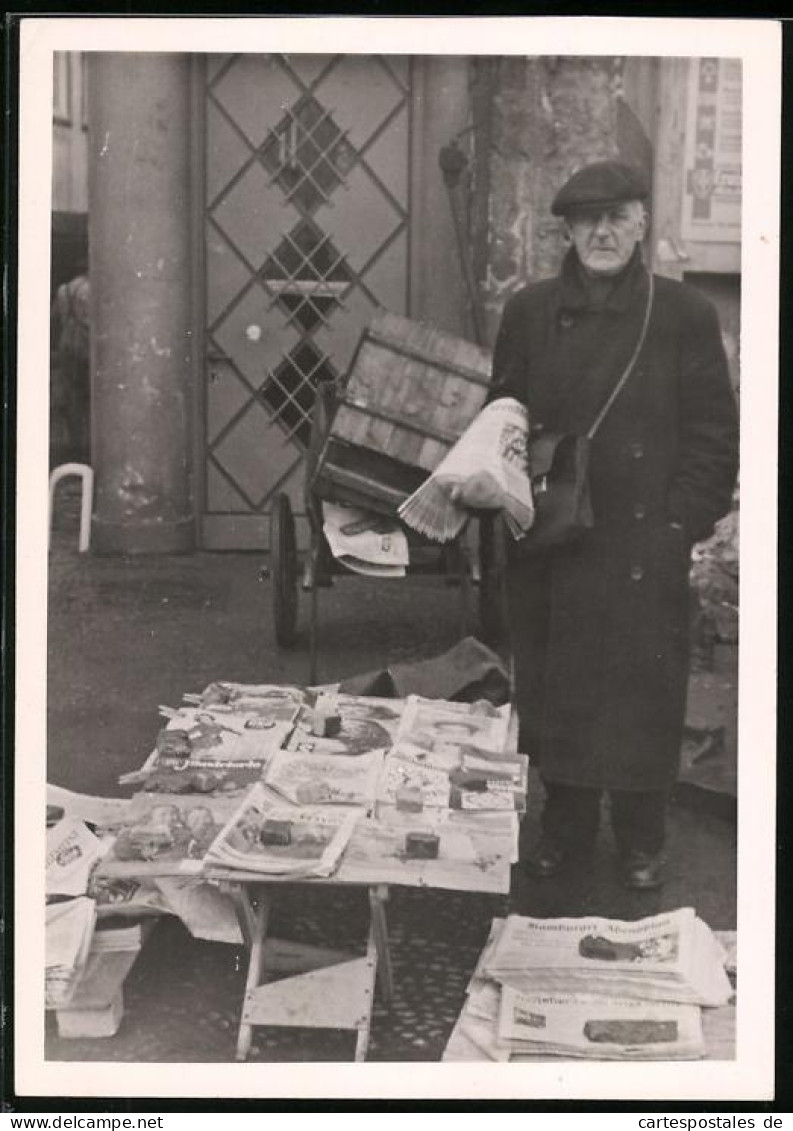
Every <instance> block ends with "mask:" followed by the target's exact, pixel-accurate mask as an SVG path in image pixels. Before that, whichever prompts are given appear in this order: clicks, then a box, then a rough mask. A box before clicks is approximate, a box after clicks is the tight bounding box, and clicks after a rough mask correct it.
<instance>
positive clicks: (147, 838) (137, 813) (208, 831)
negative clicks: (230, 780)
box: [96, 793, 238, 878]
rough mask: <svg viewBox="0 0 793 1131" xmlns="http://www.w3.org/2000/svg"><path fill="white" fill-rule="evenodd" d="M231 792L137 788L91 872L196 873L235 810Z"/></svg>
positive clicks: (126, 874) (122, 875)
mask: <svg viewBox="0 0 793 1131" xmlns="http://www.w3.org/2000/svg"><path fill="white" fill-rule="evenodd" d="M237 804H238V799H237V798H236V797H235V796H227V795H221V796H206V797H190V796H185V795H182V794H180V795H169V794H161V795H155V794H148V793H137V794H135V796H134V797H133V799H132V806H131V808H130V814H129V820H128V822H127V824H126V825H125V826H124V827H123V828H122V829H121V830H120V832H119V833H118V835H117V836H116V837H115V839H114V840H113V841H112V844H111V846H110V849H109V850H108V852H107V854H106V855H105V857H104V858H103V860H102V861H101V863H100V864H99V865H98V867H97V871H96V874H97V877H100V878H101V877H102V876H107V877H110V876H112V877H116V878H126V877H136V876H144V877H154V876H160V875H164V876H170V875H185V874H187V875H197V874H198V873H199V872H201V871H202V869H203V865H204V857H205V856H206V853H207V850H208V848H209V846H210V845H211V844H212V842H213V841H214V840H215V839H216V837H217V835H218V833H219V832H220V830H221V829H222V828H223V826H224V824H225V823H226V821H227V820H228V818H229V816H230V815H231V814H232V813H233V812H234V811H235V809H236V806H237Z"/></svg>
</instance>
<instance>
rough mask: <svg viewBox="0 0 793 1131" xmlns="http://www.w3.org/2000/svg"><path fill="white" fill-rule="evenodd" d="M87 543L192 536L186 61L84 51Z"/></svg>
mask: <svg viewBox="0 0 793 1131" xmlns="http://www.w3.org/2000/svg"><path fill="white" fill-rule="evenodd" d="M87 60H88V67H89V70H88V76H87V77H88V98H89V102H88V105H89V113H90V129H89V156H88V189H89V201H88V208H89V245H90V274H91V289H92V371H93V385H92V439H91V450H92V457H93V464H94V470H95V474H96V493H95V504H94V517H93V530H92V545H93V547H94V549H95V550H96V551H97V552H98V553H107V554H112V553H178V552H183V551H188V550H192V549H193V548H194V546H195V526H196V520H195V507H194V491H193V483H192V475H193V467H192V465H193V458H192V449H193V425H194V422H193V416H194V396H193V386H194V380H193V371H192V365H193V362H192V341H193V325H192V318H191V314H192V311H191V296H192V280H191V242H190V231H191V221H190V215H191V202H190V116H189V111H190V74H189V66H190V62H189V59H188V57H187V56H185V55H176V54H171V55H166V54H145V53H139V52H135V53H129V54H126V53H125V54H117V53H104V54H95V55H89V56H87Z"/></svg>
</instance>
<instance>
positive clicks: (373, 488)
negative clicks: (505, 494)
mask: <svg viewBox="0 0 793 1131" xmlns="http://www.w3.org/2000/svg"><path fill="white" fill-rule="evenodd" d="M491 360H492V359H491V355H490V353H488V351H487V350H484V349H481V348H480V347H479V346H476V345H474V344H473V343H472V342H467V341H464V340H463V339H462V338H456V337H453V336H452V335H450V334H445V333H443V332H442V331H440V330H437V329H435V328H434V327H432V326H428V325H425V324H423V323H421V322H414V321H412V320H411V319H408V318H402V317H401V316H400V315H397V314H391V313H390V312H388V311H380V312H379V313H378V314H377V315H375V317H374V319H373V320H372V322H371V324H370V326H369V327H368V328H367V329H366V330H365V331H364V332H363V334H362V336H361V340H360V342H359V344H358V348H357V350H356V353H355V356H354V358H353V361H352V366H351V368H350V373H349V377H348V381H347V386H346V388H345V390H344V393H343V394H342V396H341V397H340V399H339V403H338V407H337V410H336V413H335V416H334V417H333V420H332V422H331V425H330V430H329V432H328V435H327V437H326V438H325V441H324V444H323V446H322V448H321V451H320V455H319V459H318V461H317V467H316V471H315V473H314V476H313V479H312V483H311V487H312V490H313V491H314V492H315V493H316V495H317V496H318V497H319V498H323V499H329V500H334V501H338V502H346V503H351V504H353V505H358V506H363V507H368V508H369V509H373V510H377V511H382V512H385V513H387V514H393V513H394V511H395V510H396V509H397V507H398V506H399V505H400V503H402V502H403V501H404V500H405V499H406V498H407V497H408V495H410V494H412V492H413V491H415V489H416V488H417V487H418V486H419V484H421V483H422V482H423V481H424V479H426V477H427V475H428V474H429V473H430V472H431V471H433V470H434V469H435V468H436V467H437V466H438V464H439V463H440V462H441V460H442V459H443V457H444V456H445V455H446V453H447V452H448V451H449V449H450V448H451V447H452V445H453V444H454V443H455V442H456V441H457V440H458V439H459V437H460V436H461V435H462V433H463V432H464V431H465V429H466V428H467V427H468V425H469V424H470V423H471V421H472V420H473V419H474V417H475V416H476V415H477V413H478V412H479V411H480V409H481V408H482V406H483V404H484V401H485V397H486V395H487V390H488V387H489V384H490V366H491Z"/></svg>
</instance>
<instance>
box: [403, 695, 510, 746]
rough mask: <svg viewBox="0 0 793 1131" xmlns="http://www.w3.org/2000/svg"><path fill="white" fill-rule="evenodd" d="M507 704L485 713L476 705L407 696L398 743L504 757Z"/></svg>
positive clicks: (508, 711)
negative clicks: (476, 707) (477, 708)
mask: <svg viewBox="0 0 793 1131" xmlns="http://www.w3.org/2000/svg"><path fill="white" fill-rule="evenodd" d="M510 710H511V708H510V705H509V704H508V703H507V704H504V706H503V707H493V708H492V712H489V713H488V714H484V713H483V712H481V711H478V710H475V704H471V703H449V702H446V701H444V700H435V699H424V698H422V697H421V696H420V695H409V696H408V697H407V699H406V700H405V709H404V711H403V713H402V721H401V723H400V726H399V731H398V735H397V737H398V741H399V742H409V743H411V744H412V745H414V746H420V747H421V748H422V749H424V750H430V751H434V752H442V751H444V750H445V751H453V752H455V753H457V754H458V755H460V756H462V754H464V753H478V754H479V755H481V756H486V755H487V754H493V755H497V756H499V757H503V755H504V750H505V748H506V744H507V736H508V733H509V720H510Z"/></svg>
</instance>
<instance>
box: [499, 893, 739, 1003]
mask: <svg viewBox="0 0 793 1131" xmlns="http://www.w3.org/2000/svg"><path fill="white" fill-rule="evenodd" d="M484 973H485V975H486V976H487V977H490V978H493V979H495V980H496V981H498V982H500V983H501V984H502V985H503V986H509V987H511V988H512V989H514V990H517V991H518V992H521V993H527V994H538V993H560V994H576V993H599V994H607V995H608V996H609V997H626V998H644V999H647V1000H652V1001H670V1002H672V1001H674V1002H688V1003H690V1004H696V1005H710V1006H718V1005H725V1004H726V1003H727V1002H728V1001H729V1000H730V997H731V995H732V987H731V986H730V982H729V979H728V978H727V975H726V973H725V970H724V951H723V948H722V947H721V946H720V944H719V943H718V941H717V940H716V938H715V936H714V935H713V933H712V931H711V930H710V928H709V927H708V926H707V925H706V924H705V923H703V922H702V920H701V919H699V918H697V916H696V915H695V913H694V910H693V908H690V907H683V908H680V909H679V910H677V911H669V912H666V913H664V914H661V915H654V916H651V917H650V918H647V919H639V920H637V921H635V922H627V921H622V920H619V919H605V918H601V917H596V916H588V917H585V918H580V919H530V918H526V917H523V916H520V915H510V916H509V917H508V919H507V920H506V923H505V925H504V929H503V930H502V932H501V934H500V936H499V938H498V940H497V941H496V943H495V945H494V947H493V950H492V952H491V953H490V954H489V956H488V958H487V961H486V964H485V967H484Z"/></svg>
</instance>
